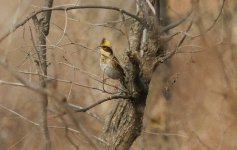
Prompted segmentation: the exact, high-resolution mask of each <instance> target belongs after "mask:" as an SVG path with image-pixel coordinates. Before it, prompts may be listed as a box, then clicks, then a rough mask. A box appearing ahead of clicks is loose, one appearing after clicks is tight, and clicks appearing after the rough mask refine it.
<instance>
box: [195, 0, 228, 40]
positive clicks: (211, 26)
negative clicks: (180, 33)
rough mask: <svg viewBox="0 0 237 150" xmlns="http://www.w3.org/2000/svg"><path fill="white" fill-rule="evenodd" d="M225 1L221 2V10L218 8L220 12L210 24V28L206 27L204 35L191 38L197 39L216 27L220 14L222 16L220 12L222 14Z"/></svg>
mask: <svg viewBox="0 0 237 150" xmlns="http://www.w3.org/2000/svg"><path fill="white" fill-rule="evenodd" d="M225 1H226V0H223V1H222V5H221V8H220V11H219V13H218V15H217V17H216V19H214V21H213V22H212V24H211V25H210V27H208V28H207V30H206V31H205V32H204V33H200V34H198V35H195V36H192V38H197V37H199V36H201V35H202V34H206V33H207V32H209V31H210V30H211V29H212V28H213V27H214V26H215V25H216V23H217V21H218V20H219V18H220V17H221V14H222V12H223V9H224V5H225Z"/></svg>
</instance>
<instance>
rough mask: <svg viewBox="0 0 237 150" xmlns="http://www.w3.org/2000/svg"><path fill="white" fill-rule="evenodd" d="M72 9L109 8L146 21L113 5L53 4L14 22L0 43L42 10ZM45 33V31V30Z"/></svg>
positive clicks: (139, 20)
mask: <svg viewBox="0 0 237 150" xmlns="http://www.w3.org/2000/svg"><path fill="white" fill-rule="evenodd" d="M73 9H109V10H115V11H118V12H121V13H122V14H126V15H127V16H130V17H132V18H134V19H135V20H137V21H138V22H140V23H141V24H142V25H143V26H145V27H147V23H146V22H145V20H143V19H141V18H139V17H138V16H136V15H134V14H132V13H130V12H128V11H125V10H123V9H121V8H118V7H114V6H95V5H87V6H75V5H62V6H55V7H52V8H42V9H40V10H38V11H36V12H32V14H31V15H29V16H27V17H26V18H25V19H24V20H22V21H20V22H19V23H18V24H16V25H15V26H14V27H13V28H12V29H11V30H10V31H9V32H7V33H6V34H5V35H4V36H2V37H1V38H0V43H1V42H2V41H3V40H4V39H5V38H6V37H8V35H10V34H11V33H12V32H14V31H16V29H18V28H19V27H21V26H23V25H24V24H25V23H27V22H28V21H29V20H30V19H31V18H32V17H33V16H36V15H38V14H40V13H42V12H48V11H53V10H63V11H68V10H73ZM45 19H46V20H48V15H46V16H45ZM45 35H47V32H45Z"/></svg>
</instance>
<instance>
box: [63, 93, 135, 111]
mask: <svg viewBox="0 0 237 150" xmlns="http://www.w3.org/2000/svg"><path fill="white" fill-rule="evenodd" d="M115 99H132V97H131V96H127V95H113V96H110V97H107V98H105V99H102V100H99V101H97V102H96V103H94V104H92V105H90V106H87V107H84V108H81V107H78V106H76V105H73V104H70V103H69V104H68V105H69V107H71V108H72V109H74V111H76V112H86V111H88V110H90V109H91V108H94V107H95V106H97V105H100V104H102V103H104V102H106V101H109V100H115Z"/></svg>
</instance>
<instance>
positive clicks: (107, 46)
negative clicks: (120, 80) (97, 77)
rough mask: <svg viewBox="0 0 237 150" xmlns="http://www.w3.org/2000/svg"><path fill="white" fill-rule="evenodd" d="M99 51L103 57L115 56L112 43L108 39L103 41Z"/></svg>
mask: <svg viewBox="0 0 237 150" xmlns="http://www.w3.org/2000/svg"><path fill="white" fill-rule="evenodd" d="M99 50H100V53H101V55H105V56H109V55H113V50H112V45H111V43H110V41H109V40H107V39H106V38H103V39H102V41H101V43H100V46H99Z"/></svg>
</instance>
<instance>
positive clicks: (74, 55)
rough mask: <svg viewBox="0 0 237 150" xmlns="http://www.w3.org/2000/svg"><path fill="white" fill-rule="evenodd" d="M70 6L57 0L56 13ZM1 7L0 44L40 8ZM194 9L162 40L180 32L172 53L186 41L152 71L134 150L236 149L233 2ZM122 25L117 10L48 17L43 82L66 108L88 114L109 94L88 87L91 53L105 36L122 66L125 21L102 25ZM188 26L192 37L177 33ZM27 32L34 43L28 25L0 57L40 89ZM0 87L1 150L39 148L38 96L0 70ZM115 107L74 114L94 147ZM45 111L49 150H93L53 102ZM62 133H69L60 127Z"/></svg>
mask: <svg viewBox="0 0 237 150" xmlns="http://www.w3.org/2000/svg"><path fill="white" fill-rule="evenodd" d="M76 1H77V0H70V1H66V0H57V1H55V3H54V6H58V5H62V4H69V3H70V4H72V3H74V4H75V3H76ZM192 2H194V0H193V1H192V0H169V3H168V16H169V17H170V20H171V21H172V20H176V19H178V18H180V17H181V16H184V15H185V14H186V13H187V12H188V10H189V9H190V7H191V6H192ZM80 3H81V4H83V5H84V4H93V5H112V6H117V7H120V8H123V9H124V10H127V11H129V12H132V13H133V14H135V13H136V7H135V0H134V1H130V2H125V1H112V0H110V1H109V0H107V1H105V0H99V1H98V0H97V1H96V0H87V1H83V0H81V1H80ZM0 4H1V5H0V7H1V9H0V11H1V13H0V14H1V18H0V23H1V24H0V26H1V28H0V29H1V32H0V37H2V35H4V34H5V33H6V32H7V31H8V30H10V29H11V27H12V25H13V24H15V23H17V22H19V21H20V20H22V19H24V18H25V17H26V16H28V15H29V14H30V13H31V12H32V11H33V10H37V9H38V8H40V7H42V4H41V3H39V1H37V0H22V1H8V2H7V1H5V0H1V1H0ZM199 4H200V5H199V6H196V7H195V9H198V10H196V11H194V12H193V14H192V15H191V16H190V17H189V18H188V20H187V21H185V22H184V23H183V24H181V25H180V26H178V27H176V28H174V29H172V30H170V31H169V34H172V33H176V32H181V34H179V35H177V36H175V37H174V38H173V39H172V40H170V41H169V42H168V48H169V49H173V48H174V47H176V45H177V41H178V40H179V39H180V38H181V36H183V34H187V38H186V40H185V41H184V43H183V44H182V45H181V46H180V47H179V49H178V52H177V53H176V54H175V55H174V56H173V57H172V59H170V60H168V61H166V62H165V63H163V64H161V65H160V66H159V67H158V68H157V69H156V71H155V73H154V75H153V78H152V81H151V84H150V89H149V96H148V100H147V106H146V110H145V117H144V128H143V132H142V135H141V136H139V137H138V138H137V140H136V141H135V143H134V144H133V146H132V148H131V149H134V150H138V149H141V150H142V149H147V150H156V149H160V150H168V149H170V150H171V149H172V150H176V149H178V150H200V149H207V150H221V149H228V150H235V149H237V142H236V138H237V120H236V113H237V101H236V99H237V92H236V91H237V51H236V49H237V47H236V44H237V42H236V41H237V26H236V25H237V18H236V16H237V3H236V2H235V1H234V0H226V1H225V4H224V7H223V9H222V8H221V7H222V1H220V0H206V1H201V0H200V1H199ZM220 11H221V13H220ZM219 13H220V16H219V17H218V14H219ZM217 17H218V19H217V20H216V18H217ZM65 18H66V19H65ZM121 19H122V18H121V15H120V14H119V13H118V12H114V11H111V10H100V9H89V10H88V9H87V10H84V9H82V10H72V11H69V12H68V13H67V14H66V15H65V13H64V12H63V11H54V12H53V14H52V20H51V28H50V33H49V36H48V37H47V44H48V47H47V48H48V51H47V54H48V56H47V57H48V74H49V75H50V76H52V77H53V78H55V79H57V80H58V82H57V89H56V90H57V92H59V93H61V94H63V95H66V97H67V100H68V101H69V102H70V103H72V104H75V105H79V106H88V105H90V104H93V103H95V102H96V101H98V100H100V99H103V98H105V97H108V96H110V94H108V93H104V92H102V91H101V90H102V83H100V82H98V81H96V80H94V78H96V79H97V80H102V71H101V70H100V69H99V53H98V52H97V51H96V47H97V46H98V45H99V42H100V40H101V39H102V37H107V38H108V39H110V40H111V42H112V44H113V48H114V53H115V54H116V56H117V57H118V59H119V60H122V58H123V56H122V55H123V50H124V49H125V48H126V47H127V46H128V42H127V33H128V31H129V29H130V26H129V25H130V23H131V22H130V21H129V20H128V21H126V22H123V21H122V22H119V23H112V24H104V23H105V22H111V21H117V20H121ZM191 20H192V21H193V25H192V27H191V30H190V31H189V32H188V33H184V32H183V31H184V30H185V29H186V28H187V26H188V25H189V24H190V21H191ZM212 24H213V26H212ZM210 26H212V27H211V29H210V30H207V29H208V28H209V27H210ZM65 27H66V28H65ZM30 30H32V32H33V36H35V31H34V26H33V23H32V21H29V22H28V23H27V24H25V25H24V26H22V27H21V28H19V29H18V30H16V31H15V32H14V33H12V34H10V35H9V36H8V37H7V38H6V39H5V40H4V41H2V42H1V43H0V44H1V48H0V56H1V59H6V60H7V63H8V64H9V65H10V66H11V67H13V68H14V69H15V70H17V71H19V72H20V74H21V76H22V77H24V78H25V79H27V80H28V81H30V82H33V83H35V84H37V83H38V82H39V81H38V76H37V75H35V73H36V74H37V69H36V68H37V67H36V65H37V64H36V62H35V61H34V59H35V58H36V54H35V50H34V47H33V45H32V37H31V34H30ZM0 80H1V82H0V149H3V150H4V149H12V150H31V149H42V144H41V141H40V132H39V126H38V122H39V121H38V120H39V117H40V116H39V113H38V112H39V109H40V107H39V103H38V101H39V99H40V96H39V94H38V93H37V92H34V91H31V90H29V89H27V88H25V87H22V86H18V85H15V84H16V83H19V81H17V80H16V79H15V78H14V77H13V76H12V75H11V74H10V73H9V72H8V71H6V70H5V69H4V68H3V67H1V68H0ZM109 82H111V84H113V85H118V84H119V83H118V82H117V81H113V80H109ZM105 88H106V89H107V90H109V91H111V92H114V91H116V89H114V88H111V87H108V86H106V87H105ZM116 101H117V100H113V101H108V102H106V103H103V104H101V105H98V106H96V107H95V108H93V109H91V110H89V112H88V113H89V114H88V113H76V114H75V117H76V119H77V120H79V122H80V124H81V125H82V126H83V127H84V128H85V129H86V131H87V132H88V135H89V137H90V138H91V139H93V141H95V142H98V140H101V139H100V138H99V137H100V134H101V131H102V127H103V122H104V119H105V116H106V115H107V114H108V113H109V110H110V108H111V105H112V104H113V103H116ZM48 110H49V111H48V125H49V131H50V137H51V141H52V149H57V150H65V149H75V147H76V146H75V145H77V146H78V147H79V148H80V149H92V146H91V145H90V143H89V142H88V141H87V140H86V138H85V137H84V136H83V135H82V133H81V132H80V131H77V130H73V129H75V127H74V125H73V124H72V122H71V121H70V119H69V118H67V117H65V120H62V119H60V118H59V117H57V116H55V114H57V113H55V111H56V110H55V105H54V104H53V102H52V101H49V107H48ZM57 111H58V110H57ZM65 122H66V123H65ZM65 125H67V126H68V127H69V128H68V129H65Z"/></svg>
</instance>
